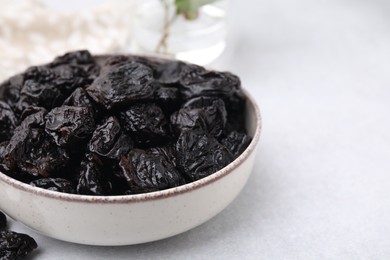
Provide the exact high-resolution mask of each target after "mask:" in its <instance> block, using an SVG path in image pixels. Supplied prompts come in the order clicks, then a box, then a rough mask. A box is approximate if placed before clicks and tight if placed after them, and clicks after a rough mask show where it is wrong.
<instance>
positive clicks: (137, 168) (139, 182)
mask: <svg viewBox="0 0 390 260" xmlns="http://www.w3.org/2000/svg"><path fill="white" fill-rule="evenodd" d="M119 165H120V168H121V169H122V173H123V175H124V176H125V179H126V180H127V183H128V185H129V189H130V191H131V193H132V194H136V193H142V192H152V191H157V190H163V189H168V188H173V187H176V186H179V185H183V184H185V179H184V178H183V176H182V175H181V174H180V173H179V172H178V171H177V169H176V168H175V167H174V166H173V165H172V164H171V163H170V162H169V161H168V160H166V159H165V158H164V157H160V156H155V155H153V154H148V153H146V152H145V151H143V150H139V149H134V150H132V151H130V152H129V153H128V154H127V155H126V156H122V158H121V160H120V163H119ZM128 192H129V191H128Z"/></svg>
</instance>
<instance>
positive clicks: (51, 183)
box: [30, 178, 76, 193]
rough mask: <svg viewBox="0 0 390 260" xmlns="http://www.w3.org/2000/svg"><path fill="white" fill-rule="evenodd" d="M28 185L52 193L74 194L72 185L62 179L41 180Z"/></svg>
mask: <svg viewBox="0 0 390 260" xmlns="http://www.w3.org/2000/svg"><path fill="white" fill-rule="evenodd" d="M30 185H31V186H34V187H39V188H43V189H47V190H52V191H58V192H65V193H76V190H75V187H74V185H73V184H72V183H71V182H70V181H68V180H66V179H62V178H42V179H38V180H34V181H32V182H30Z"/></svg>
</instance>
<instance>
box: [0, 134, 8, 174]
mask: <svg viewBox="0 0 390 260" xmlns="http://www.w3.org/2000/svg"><path fill="white" fill-rule="evenodd" d="M8 143H9V142H8V141H5V142H2V143H0V171H5V172H6V171H9V168H8V167H7V166H6V164H5V153H6V149H7V146H8Z"/></svg>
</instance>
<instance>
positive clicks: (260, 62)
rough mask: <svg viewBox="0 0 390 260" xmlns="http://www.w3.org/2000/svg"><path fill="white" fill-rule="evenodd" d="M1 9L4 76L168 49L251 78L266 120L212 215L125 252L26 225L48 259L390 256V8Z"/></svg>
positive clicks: (21, 4) (255, 0)
mask: <svg viewBox="0 0 390 260" xmlns="http://www.w3.org/2000/svg"><path fill="white" fill-rule="evenodd" d="M177 2H178V3H180V1H177ZM184 2H185V1H184ZM0 4H1V8H0V73H1V77H8V76H9V75H11V74H12V73H15V72H16V71H19V70H22V69H24V68H25V66H26V65H29V64H36V63H41V62H47V61H50V60H51V59H52V58H53V57H54V56H55V55H57V54H61V53H63V52H65V51H67V50H72V49H80V48H88V49H90V50H91V51H92V52H93V53H107V52H110V53H111V52H115V53H119V52H126V53H128V52H137V53H147V54H156V55H168V56H170V57H177V58H180V59H184V60H188V61H192V62H196V63H198V64H207V66H209V67H211V68H215V69H220V70H229V71H232V72H233V73H235V74H237V75H239V76H240V78H241V80H242V83H243V86H244V87H245V88H246V89H247V90H249V92H250V93H251V94H252V95H253V96H254V98H255V99H256V100H257V101H258V104H259V106H260V109H261V111H262V115H263V133H262V137H261V140H260V147H259V151H258V155H257V160H256V165H255V170H254V172H253V173H252V176H251V178H250V180H249V182H248V184H247V186H246V187H245V189H244V190H243V192H242V193H241V194H240V196H239V197H238V198H237V199H236V200H235V201H234V202H233V203H232V204H231V205H230V206H229V207H228V208H227V209H226V210H225V211H223V212H222V213H221V214H219V215H218V216H217V217H215V218H214V219H212V220H211V221H209V222H207V223H206V224H204V225H202V226H200V227H198V228H195V229H193V230H191V231H189V232H186V233H184V234H181V235H179V236H176V237H173V238H169V239H166V240H163V241H158V242H154V243H149V244H144V245H136V246H128V247H120V248H111V247H109V248H100V247H88V246H80V245H74V244H70V243H65V242H61V241H57V240H53V239H50V238H46V237H43V236H39V235H37V234H35V233H34V232H33V231H31V230H28V229H26V228H25V227H23V226H21V225H20V224H18V223H15V222H13V223H12V228H13V229H14V230H16V231H23V232H27V233H29V234H31V235H32V236H34V237H35V238H36V239H37V242H38V244H40V249H39V251H37V253H35V255H34V257H36V258H37V259H69V258H72V259H128V258H130V257H131V258H134V259H238V258H241V259H388V258H389V256H390V221H389V220H390V105H389V104H390V103H389V100H390V47H389V46H390V16H389V13H390V2H389V1H384V0H294V1H287V0H274V1H263V0H247V1H238V0H226V1H204V2H202V4H201V5H199V6H197V8H193V9H189V8H188V6H187V7H186V6H185V5H183V6H180V5H176V6H175V4H174V3H173V2H162V1H159V0H156V1H142V0H136V1H38V0H31V1H13V2H10V1H3V0H1V1H0ZM172 5H173V6H172ZM176 8H181V9H180V12H177V11H176V10H177V9H176ZM177 13H178V15H176V14H177Z"/></svg>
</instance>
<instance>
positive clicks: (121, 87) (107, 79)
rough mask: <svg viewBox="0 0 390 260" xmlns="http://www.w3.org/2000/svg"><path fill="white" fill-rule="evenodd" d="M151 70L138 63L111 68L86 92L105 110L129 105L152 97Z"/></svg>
mask: <svg viewBox="0 0 390 260" xmlns="http://www.w3.org/2000/svg"><path fill="white" fill-rule="evenodd" d="M152 82H153V70H152V69H151V68H150V67H148V66H146V65H144V64H141V63H138V62H128V63H123V64H119V65H117V66H113V67H111V68H110V69H109V70H108V72H107V73H106V74H103V75H100V76H99V77H98V78H97V79H96V80H95V81H94V82H93V83H92V84H91V86H89V87H88V88H87V89H86V90H87V92H88V94H89V95H90V96H91V97H92V98H93V99H94V100H95V101H96V102H97V103H98V104H101V105H103V106H104V107H105V108H106V109H111V108H113V107H115V106H123V105H129V104H131V103H134V102H139V101H142V100H146V99H152V98H153V95H154V87H153V84H152Z"/></svg>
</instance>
